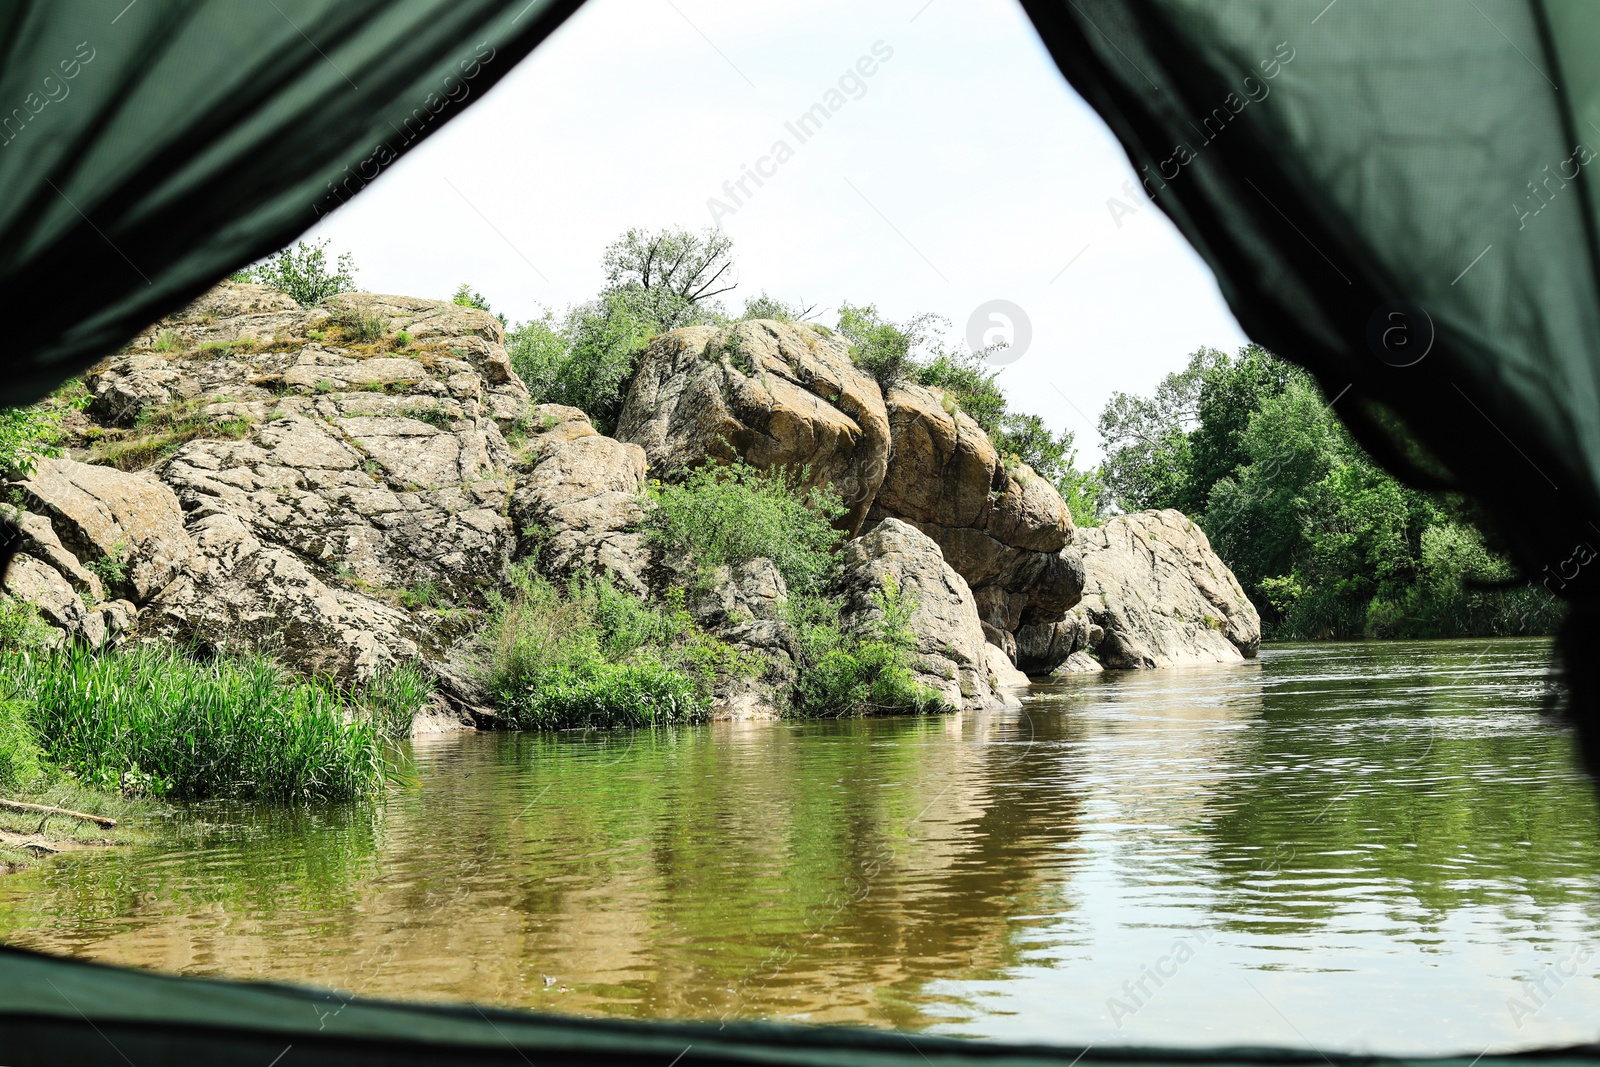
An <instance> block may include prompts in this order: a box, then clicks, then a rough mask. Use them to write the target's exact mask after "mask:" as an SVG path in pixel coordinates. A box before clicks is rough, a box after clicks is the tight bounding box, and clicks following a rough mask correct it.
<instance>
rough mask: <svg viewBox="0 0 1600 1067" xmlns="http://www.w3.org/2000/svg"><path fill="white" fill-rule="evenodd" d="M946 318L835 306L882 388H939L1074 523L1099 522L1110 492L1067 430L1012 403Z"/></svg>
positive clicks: (853, 350) (854, 353) (857, 356)
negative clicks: (944, 333)
mask: <svg viewBox="0 0 1600 1067" xmlns="http://www.w3.org/2000/svg"><path fill="white" fill-rule="evenodd" d="M948 325H949V324H948V323H947V322H946V321H945V320H944V319H942V318H940V317H939V316H937V315H933V314H924V315H918V316H916V317H914V318H912V319H910V320H908V321H906V322H904V323H893V322H889V321H887V320H885V319H884V318H883V316H882V315H881V314H879V312H878V309H877V308H876V307H874V306H872V305H870V304H868V305H865V306H861V307H857V306H855V305H852V304H849V303H845V304H842V305H841V306H840V308H839V332H840V333H841V334H843V335H844V336H845V338H846V339H848V340H849V342H850V354H851V358H853V359H854V360H855V362H856V364H857V366H859V367H861V368H862V369H863V370H865V371H867V372H868V373H869V374H871V375H873V377H875V378H877V380H878V382H879V384H880V385H882V386H884V387H885V388H887V387H889V386H891V385H893V384H895V383H896V382H901V381H909V382H913V383H915V384H917V385H921V386H926V387H928V388H931V389H937V390H938V391H939V392H940V393H942V394H943V396H944V398H945V401H946V403H947V404H949V403H954V404H955V406H957V407H959V408H960V409H961V410H962V411H963V412H965V413H966V414H967V416H968V417H969V418H971V419H972V421H973V422H976V423H977V424H978V425H979V426H980V427H981V428H982V429H983V431H984V433H986V434H988V435H989V440H990V442H991V443H993V445H994V446H995V448H996V449H997V450H998V451H999V452H1000V454H1001V455H1002V456H1004V457H1005V458H1006V459H1007V460H1008V461H1010V462H1021V463H1026V464H1027V465H1028V466H1030V467H1032V468H1033V469H1034V471H1035V472H1036V473H1038V474H1040V475H1043V476H1044V477H1045V478H1046V479H1048V480H1049V481H1050V482H1051V483H1052V484H1054V485H1055V487H1056V489H1057V491H1058V492H1060V493H1061V496H1062V498H1063V500H1065V501H1066V504H1067V509H1068V511H1070V512H1071V513H1072V518H1073V521H1074V522H1075V523H1077V524H1078V525H1080V526H1095V525H1098V524H1099V523H1100V521H1101V520H1102V518H1103V517H1104V515H1105V512H1106V507H1107V505H1108V503H1109V497H1108V494H1107V492H1106V490H1105V488H1104V487H1103V485H1102V483H1101V480H1100V476H1099V474H1098V473H1097V472H1095V471H1080V470H1078V469H1077V467H1076V466H1075V461H1076V458H1077V448H1076V439H1075V437H1074V435H1073V433H1072V431H1070V430H1061V431H1059V432H1052V431H1051V430H1050V428H1049V427H1048V426H1046V425H1045V422H1044V420H1043V419H1042V418H1040V417H1039V416H1038V415H1029V414H1025V413H1023V412H1018V411H1012V410H1010V407H1009V404H1008V402H1007V400H1006V396H1005V394H1004V393H1003V392H1001V391H1000V386H999V385H998V384H997V383H996V376H997V374H998V372H997V371H995V370H992V369H990V365H989V364H988V363H987V362H985V360H984V355H985V353H980V352H970V351H966V350H964V349H961V348H951V347H947V346H946V345H945V344H944V342H943V340H942V339H941V336H940V331H941V327H943V326H948Z"/></svg>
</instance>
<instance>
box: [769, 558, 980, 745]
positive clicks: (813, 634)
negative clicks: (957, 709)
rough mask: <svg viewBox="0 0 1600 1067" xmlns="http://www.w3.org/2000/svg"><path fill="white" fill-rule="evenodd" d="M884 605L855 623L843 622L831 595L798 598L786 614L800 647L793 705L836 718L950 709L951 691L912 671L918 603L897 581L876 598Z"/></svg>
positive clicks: (796, 707) (806, 711)
mask: <svg viewBox="0 0 1600 1067" xmlns="http://www.w3.org/2000/svg"><path fill="white" fill-rule="evenodd" d="M874 599H875V600H876V603H877V611H876V612H875V613H874V614H873V616H872V618H871V619H870V621H869V622H868V623H866V624H865V625H863V626H861V627H860V628H858V629H855V630H849V629H846V628H845V627H844V626H843V625H842V624H841V623H840V621H839V620H840V610H839V609H840V606H839V603H838V601H837V600H836V599H834V598H830V597H817V596H813V597H795V598H791V600H790V602H789V604H788V605H787V611H786V617H787V621H788V622H789V625H790V626H791V627H792V628H793V630H794V633H795V635H796V638H797V643H798V645H799V649H800V662H799V664H798V666H799V670H798V672H797V673H798V677H797V679H796V682H795V687H794V691H793V693H792V694H791V701H792V707H793V710H794V711H796V712H798V713H800V714H804V715H817V716H825V717H837V716H843V715H861V714H866V713H872V714H880V715H921V714H929V713H932V712H939V711H948V710H950V709H949V708H948V707H947V706H946V705H945V702H944V698H943V697H942V696H940V695H939V694H938V693H936V692H934V691H933V690H932V689H929V688H928V687H927V686H924V685H921V684H920V683H918V682H917V680H916V677H915V675H914V674H913V673H912V670H911V657H912V654H913V651H914V649H915V646H916V636H915V635H914V634H913V633H912V632H911V626H910V621H911V613H912V611H914V610H915V607H916V605H915V604H914V603H913V602H912V601H911V599H910V597H909V596H907V594H905V593H903V592H902V591H901V590H900V589H899V588H898V587H896V586H894V585H892V584H891V585H890V586H889V587H888V588H886V589H884V590H882V591H880V592H878V593H877V594H876V596H875V598H874Z"/></svg>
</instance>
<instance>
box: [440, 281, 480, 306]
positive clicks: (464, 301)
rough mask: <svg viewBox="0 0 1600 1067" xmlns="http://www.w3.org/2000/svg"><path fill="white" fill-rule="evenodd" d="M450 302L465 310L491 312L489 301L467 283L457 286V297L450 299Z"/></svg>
mask: <svg viewBox="0 0 1600 1067" xmlns="http://www.w3.org/2000/svg"><path fill="white" fill-rule="evenodd" d="M450 302H451V303H452V304H456V305H458V306H460V307H464V308H477V309H478V310H479V311H488V310H489V301H488V300H487V299H486V298H485V297H484V295H483V294H482V293H480V292H478V291H477V290H475V289H473V288H472V286H470V285H468V284H467V283H466V282H462V283H461V284H460V285H458V286H456V295H455V296H453V297H451V298H450Z"/></svg>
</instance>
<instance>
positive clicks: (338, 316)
mask: <svg viewBox="0 0 1600 1067" xmlns="http://www.w3.org/2000/svg"><path fill="white" fill-rule="evenodd" d="M328 321H329V322H331V323H333V325H335V326H337V327H339V329H340V331H341V332H342V334H343V339H344V340H346V341H350V342H353V343H355V344H365V343H367V342H369V341H376V340H377V339H378V338H380V337H382V336H383V335H384V334H385V333H387V332H389V324H388V322H386V321H385V320H384V318H383V316H382V315H368V314H365V313H363V312H362V310H361V309H360V308H340V309H339V310H337V311H335V312H334V313H333V314H332V315H331V316H329V318H328Z"/></svg>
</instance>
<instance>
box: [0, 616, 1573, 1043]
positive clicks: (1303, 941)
mask: <svg viewBox="0 0 1600 1067" xmlns="http://www.w3.org/2000/svg"><path fill="white" fill-rule="evenodd" d="M1546 652H1547V649H1546V646H1544V645H1542V644H1538V643H1531V642H1494V643H1483V642H1477V643H1456V644H1437V645H1404V646H1397V645H1382V646H1361V645H1345V646H1315V647H1306V648H1294V649H1284V650H1274V651H1272V652H1270V653H1269V654H1268V655H1266V656H1265V657H1264V658H1263V660H1262V661H1261V662H1260V663H1259V664H1251V665H1246V666H1244V667H1239V668H1227V669H1210V670H1197V671H1188V672H1184V671H1164V672H1148V673H1143V674H1131V675H1114V676H1113V675H1106V676H1097V677H1091V678H1086V679H1081V680H1073V681H1071V682H1067V683H1063V684H1061V685H1058V686H1054V687H1052V688H1051V689H1049V690H1047V691H1045V692H1044V693H1042V695H1041V696H1039V697H1038V698H1037V699H1035V700H1033V701H1031V702H1030V703H1029V704H1028V705H1027V706H1026V707H1025V708H1024V710H1023V711H1022V712H1020V713H1010V714H979V715H974V714H968V715H964V716H957V717H951V718H941V719H927V720H899V721H895V720H881V721H854V722H839V723H785V724H779V725H772V724H714V725H711V726H706V727H700V728H692V729H679V730H659V731H641V732H638V733H633V734H625V733H617V734H578V735H567V736H549V735H520V736H468V737H453V738H445V739H439V740H435V741H432V742H429V743H426V744H423V743H419V744H418V745H417V747H416V748H415V750H414V759H415V763H416V773H417V780H418V785H417V786H416V787H415V788H410V789H404V790H397V791H395V792H394V793H392V794H391V795H390V796H389V798H388V799H387V802H386V804H385V805H383V806H382V807H381V808H379V809H371V808H367V809H361V808H346V809H325V810H320V811H310V812H291V813H285V812H270V811H249V810H239V809H226V808H208V809H197V810H196V811H195V812H194V813H193V818H192V820H191V821H189V822H186V823H185V824H184V825H183V826H182V827H181V828H180V830H179V832H178V833H177V834H176V839H175V841H174V842H173V843H172V844H170V845H168V846H164V847H161V848H151V849H143V850H138V851H131V850H130V851H125V852H117V853H106V854H79V855H72V856H63V857H61V858H59V859H58V860H56V861H54V862H52V863H50V864H48V865H46V866H44V867H41V868H39V869H37V870H35V871H31V872H28V873H25V874H23V875H18V876H12V877H9V878H6V879H3V880H0V936H3V937H5V938H6V939H7V940H9V941H11V942H13V943H17V944H23V945H27V946H29V947H35V948H41V949H45V950H48V951H56V952H63V953H70V954H75V955H82V956H90V957H94V958H97V959H103V960H108V961H113V962H121V963H130V964H136V965H141V966H149V967H156V968H160V969H164V970H177V971H183V972H186V973H199V974H225V975H230V976H237V977H250V978H275V979H286V980H294V981H300V982H315V983H317V984H321V985H328V986H334V987H339V988H341V989H344V990H348V991H351V992H353V993H358V994H365V995H375V996H376V995H382V996H402V997H413V998H422V999H467V998H470V999H474V1000H479V1001H493V1002H497V1003H505V1004H517V1005H525V1006H531V1007H536V1008H542V1009H547V1010H557V1011H566V1012H582V1013H608V1014H624V1015H633V1016H648V1017H696V1018H723V1017H762V1016H766V1017H781V1018H791V1019H809V1020H813V1021H827V1022H848V1023H861V1024H868V1025H892V1026H898V1027H906V1028H935V1029H941V1030H945V1031H948V1032H953V1033H966V1034H973V1035H988V1036H1006V1037H1020V1038H1032V1039H1042V1040H1050V1041H1057V1042H1083V1041H1096V1042H1100V1043H1108V1042H1122V1043H1140V1042H1163V1043H1179V1044H1206V1043H1214V1042H1220V1041H1243V1042H1249V1041H1258V1042H1271V1043H1284V1044H1302V1043H1311V1044H1315V1045H1318V1046H1319V1047H1360V1046H1362V1045H1363V1044H1368V1045H1374V1046H1376V1047H1381V1048H1391V1049H1396V1050H1399V1049H1402V1048H1404V1049H1413V1048H1415V1049H1428V1048H1433V1049H1441V1048H1452V1049H1454V1048H1468V1047H1469V1046H1470V1045H1472V1044H1473V1043H1474V1042H1477V1043H1478V1046H1479V1047H1478V1048H1472V1049H1470V1050H1471V1051H1473V1052H1474V1053H1475V1052H1476V1051H1478V1050H1479V1049H1481V1047H1482V1046H1483V1044H1485V1043H1488V1042H1490V1041H1499V1042H1501V1043H1523V1044H1526V1043H1530V1042H1537V1041H1540V1040H1572V1039H1577V1038H1593V1037H1594V1036H1595V1034H1596V1028H1595V1027H1594V1026H1593V1025H1592V1024H1590V1023H1589V1022H1588V1019H1589V1018H1590V1017H1591V1016H1595V1017H1600V1012H1597V1011H1596V1010H1595V1009H1596V1007H1597V1005H1600V981H1597V980H1596V979H1595V976H1594V970H1595V963H1596V961H1600V954H1597V956H1596V960H1594V961H1590V962H1589V963H1588V964H1587V965H1586V966H1585V968H1584V973H1583V974H1582V975H1581V976H1580V978H1578V979H1574V980H1573V981H1571V982H1569V983H1567V985H1566V986H1565V987H1564V988H1563V990H1562V991H1561V997H1560V998H1557V999H1552V1000H1550V1002H1549V1004H1548V1005H1547V1006H1544V1007H1541V1008H1540V1009H1539V1010H1538V1011H1537V1013H1536V1015H1535V1016H1534V1017H1532V1018H1531V1019H1530V1018H1520V1017H1519V1018H1515V1019H1514V1018H1512V1017H1511V1015H1508V1010H1507V1008H1506V1006H1505V1003H1506V1001H1507V999H1508V998H1513V997H1516V996H1518V995H1520V993H1521V992H1522V991H1523V989H1524V983H1520V982H1519V981H1518V979H1517V975H1518V974H1519V973H1520V972H1523V971H1527V970H1529V969H1531V968H1534V967H1537V966H1539V965H1540V964H1541V962H1542V961H1544V960H1545V959H1546V957H1548V956H1550V955H1551V954H1552V953H1553V952H1556V951H1558V950H1559V949H1561V948H1562V947H1564V946H1568V945H1571V944H1575V943H1586V942H1587V941H1588V940H1589V939H1593V938H1594V934H1595V932H1596V930H1597V929H1600V914H1597V911H1596V907H1595V901H1596V895H1595V888H1596V887H1595V875H1596V874H1597V873H1600V851H1597V847H1596V842H1597V841H1600V833H1597V830H1600V824H1597V820H1596V814H1595V807H1594V804H1593V801H1592V799H1591V797H1590V795H1589V793H1588V791H1587V788H1586V786H1585V785H1584V783H1583V782H1581V781H1580V780H1579V778H1578V777H1577V775H1576V774H1575V773H1574V772H1573V771H1572V769H1571V764H1570V760H1571V743H1570V739H1569V738H1568V736H1567V735H1566V734H1565V733H1564V732H1563V731H1561V730H1560V729H1557V728H1555V727H1553V726H1551V725H1550V724H1549V722H1548V721H1547V720H1546V719H1544V718H1543V717H1542V716H1541V715H1540V714H1539V706H1540V700H1541V695H1542V690H1541V686H1542V683H1541V677H1542V672H1543V661H1544V657H1545V655H1546ZM1181 938H1189V939H1190V940H1189V941H1186V942H1185V944H1188V945H1191V946H1192V951H1190V952H1189V953H1188V954H1187V955H1183V954H1182V953H1180V954H1179V955H1183V958H1182V959H1181V960H1176V961H1175V957H1174V952H1173V948H1174V945H1175V944H1177V942H1178V939H1181ZM1152 968H1154V969H1155V970H1156V971H1159V975H1157V976H1156V977H1160V976H1161V975H1165V977H1164V978H1161V980H1160V981H1159V982H1157V981H1156V980H1155V978H1154V977H1151V969H1152ZM1517 1022H1520V1023H1521V1024H1522V1025H1521V1026H1520V1028H1519V1027H1518V1026H1517V1025H1515V1023H1517ZM1480 1038H1481V1041H1480V1040H1479V1039H1480Z"/></svg>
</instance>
